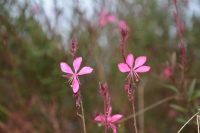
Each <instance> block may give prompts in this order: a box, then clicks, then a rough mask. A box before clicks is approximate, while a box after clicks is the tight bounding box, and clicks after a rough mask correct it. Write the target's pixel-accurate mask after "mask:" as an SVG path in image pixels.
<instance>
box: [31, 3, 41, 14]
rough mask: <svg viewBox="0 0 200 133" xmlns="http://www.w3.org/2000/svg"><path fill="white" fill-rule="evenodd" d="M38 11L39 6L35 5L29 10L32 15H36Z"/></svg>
mask: <svg viewBox="0 0 200 133" xmlns="http://www.w3.org/2000/svg"><path fill="white" fill-rule="evenodd" d="M39 11H40V6H39V5H35V6H33V7H32V8H31V13H32V14H36V13H38V12H39Z"/></svg>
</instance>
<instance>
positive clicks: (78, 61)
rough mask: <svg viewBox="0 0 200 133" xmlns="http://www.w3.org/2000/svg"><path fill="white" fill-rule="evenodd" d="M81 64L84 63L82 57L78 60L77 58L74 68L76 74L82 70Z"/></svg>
mask: <svg viewBox="0 0 200 133" xmlns="http://www.w3.org/2000/svg"><path fill="white" fill-rule="evenodd" d="M81 62H82V57H78V58H76V59H75V60H74V62H73V66H74V70H75V73H76V72H77V70H78V69H79V68H80V65H81Z"/></svg>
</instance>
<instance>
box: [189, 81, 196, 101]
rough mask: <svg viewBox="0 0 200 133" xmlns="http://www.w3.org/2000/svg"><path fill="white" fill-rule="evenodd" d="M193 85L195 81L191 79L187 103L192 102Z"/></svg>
mask: <svg viewBox="0 0 200 133" xmlns="http://www.w3.org/2000/svg"><path fill="white" fill-rule="evenodd" d="M195 84H196V79H193V80H192V83H191V85H190V88H189V91H188V100H189V102H190V101H191V100H192V96H193V92H194V88H195Z"/></svg>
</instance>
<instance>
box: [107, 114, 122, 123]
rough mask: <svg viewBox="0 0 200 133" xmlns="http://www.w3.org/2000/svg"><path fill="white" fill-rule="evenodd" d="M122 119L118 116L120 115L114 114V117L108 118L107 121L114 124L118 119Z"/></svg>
mask: <svg viewBox="0 0 200 133" xmlns="http://www.w3.org/2000/svg"><path fill="white" fill-rule="evenodd" d="M121 118H122V115H120V114H116V115H113V116H112V117H111V118H110V120H109V122H111V123H112V122H116V121H118V120H119V119H121Z"/></svg>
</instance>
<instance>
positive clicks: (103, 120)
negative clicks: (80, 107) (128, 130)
mask: <svg viewBox="0 0 200 133" xmlns="http://www.w3.org/2000/svg"><path fill="white" fill-rule="evenodd" d="M111 112H112V108H111V107H110V108H109V111H108V116H107V121H106V118H105V116H104V115H98V116H96V117H95V118H94V120H95V121H100V122H101V123H102V124H103V125H105V126H108V128H111V129H112V130H113V133H117V131H116V129H117V127H116V126H115V125H114V124H113V122H116V121H118V120H119V119H121V118H122V115H120V114H116V115H113V116H112V117H111V116H110V114H111Z"/></svg>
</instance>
